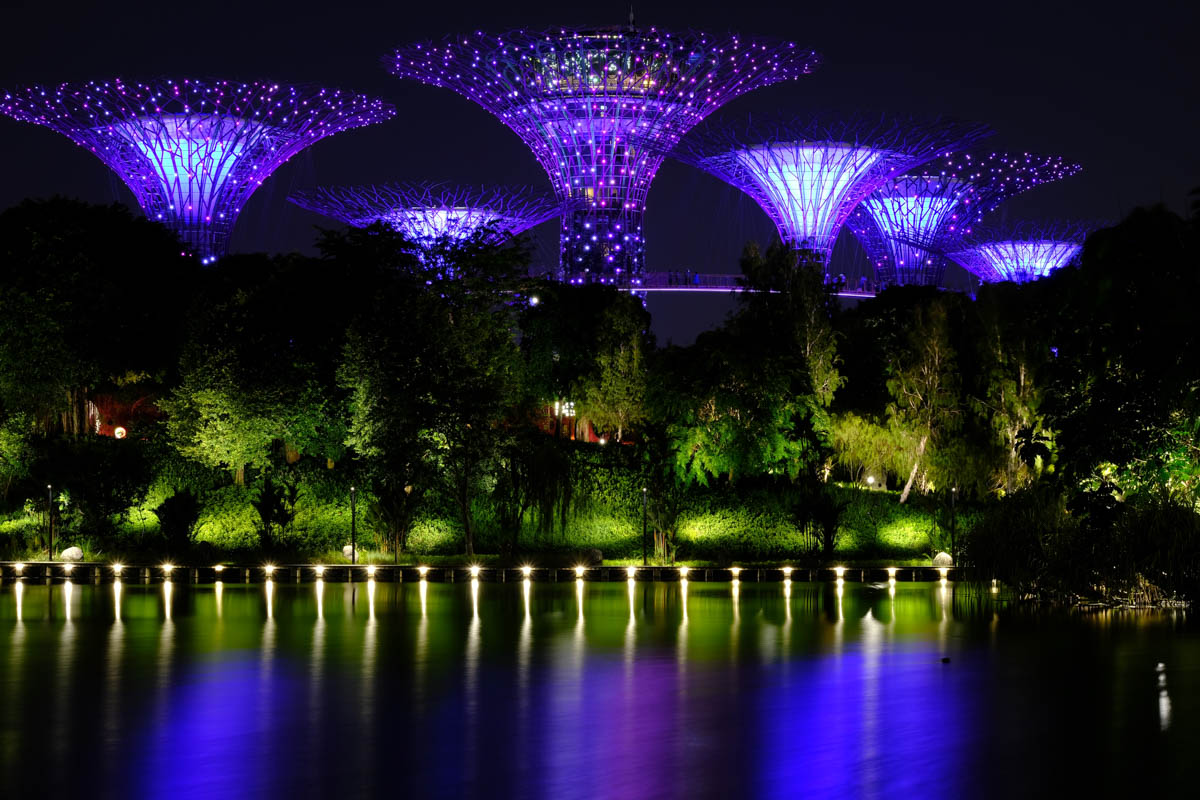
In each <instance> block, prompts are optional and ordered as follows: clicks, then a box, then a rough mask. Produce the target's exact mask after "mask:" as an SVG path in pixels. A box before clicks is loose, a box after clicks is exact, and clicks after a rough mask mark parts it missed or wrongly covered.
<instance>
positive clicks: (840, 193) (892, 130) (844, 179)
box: [673, 117, 990, 263]
mask: <svg viewBox="0 0 1200 800" xmlns="http://www.w3.org/2000/svg"><path fill="white" fill-rule="evenodd" d="M989 133H990V131H989V130H988V129H987V128H986V127H985V126H982V125H973V124H962V123H955V122H948V121H942V120H938V121H929V122H921V121H915V120H893V119H887V118H879V119H870V120H868V119H844V120H843V119H828V120H826V119H819V118H815V117H814V118H809V119H796V118H779V117H758V118H752V119H751V120H750V121H749V123H748V124H747V125H744V126H723V127H717V126H712V127H709V128H707V129H705V130H702V131H697V132H696V133H694V134H692V135H691V136H688V137H687V138H686V139H684V140H683V141H682V142H680V144H679V146H678V147H677V148H676V149H675V152H674V153H673V155H675V157H677V158H679V159H680V160H681V161H685V162H687V163H689V164H692V165H694V166H696V167H699V168H700V169H703V170H704V171H706V172H709V173H711V174H712V175H715V176H716V177H718V178H720V179H721V180H723V181H725V182H727V183H729V184H731V185H733V186H735V187H737V188H738V189H741V190H742V191H744V192H745V193H746V194H748V195H750V196H751V197H752V198H754V200H755V201H756V202H757V203H758V204H759V206H761V207H762V209H763V211H765V212H767V215H768V216H769V217H770V218H771V221H773V222H774V223H775V226H776V227H777V228H778V229H779V235H780V237H781V238H782V239H783V240H784V241H785V242H787V243H789V244H790V245H791V246H792V247H794V248H796V249H797V250H802V251H805V252H807V253H808V254H809V258H810V259H812V260H814V261H817V262H820V263H826V262H827V261H828V258H829V253H830V252H831V250H832V249H833V244H834V241H835V240H836V239H837V236H838V233H839V232H840V231H841V228H842V225H844V224H845V222H846V219H847V217H849V216H850V213H851V212H852V211H853V210H854V208H855V207H856V206H857V205H858V204H859V203H860V202H862V200H863V199H864V198H866V197H867V196H868V195H870V194H871V192H873V191H875V190H876V189H877V188H878V187H879V186H881V185H882V184H883V183H885V182H886V181H888V180H889V179H891V178H892V177H893V176H895V175H897V174H899V173H901V172H904V171H906V170H909V169H912V168H913V167H915V166H918V165H920V164H923V163H924V162H926V161H928V160H930V159H932V158H935V157H936V156H938V155H942V154H945V153H946V152H948V151H951V150H956V149H959V148H961V147H963V146H965V145H969V144H971V143H973V142H975V141H977V140H979V139H981V138H983V137H984V136H987V135H988V134H989Z"/></svg>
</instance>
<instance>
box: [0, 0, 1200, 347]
mask: <svg viewBox="0 0 1200 800" xmlns="http://www.w3.org/2000/svg"><path fill="white" fill-rule="evenodd" d="M87 5H88V6H91V7H93V8H92V9H89V10H79V11H70V10H69V9H68V7H67V5H66V4H62V3H55V2H43V3H36V4H26V7H25V8H20V9H11V8H3V9H0V15H2V17H0V19H2V22H3V24H2V27H3V28H4V29H5V31H6V35H5V37H4V39H5V42H4V47H3V48H0V87H14V86H20V85H24V84H27V83H57V82H60V81H75V80H86V79H93V78H96V79H107V78H111V77H114V76H121V77H125V78H126V79H135V78H141V77H151V76H157V75H194V76H200V77H204V76H215V77H229V78H244V79H255V78H273V79H276V80H280V81H297V82H299V81H304V82H324V83H328V84H329V85H332V86H338V87H345V88H356V89H360V90H362V91H366V92H371V93H376V94H378V95H381V96H382V97H384V98H386V99H387V100H388V101H390V102H392V103H394V104H396V106H397V107H398V109H399V114H398V117H397V118H396V119H395V120H393V121H391V122H388V123H385V124H382V125H378V126H374V127H372V128H365V129H360V130H356V131H350V132H347V133H344V134H341V135H338V136H334V137H331V138H329V139H326V140H324V141H323V142H321V143H319V144H317V145H316V146H315V147H313V148H311V149H310V150H308V151H307V152H306V153H304V154H302V155H300V156H298V157H297V158H295V159H293V161H291V162H290V163H288V164H286V165H285V166H284V167H283V168H281V169H280V170H279V171H278V172H277V173H276V175H275V177H274V178H273V179H272V180H270V181H268V182H267V183H266V184H265V185H264V186H263V188H262V189H260V190H259V191H258V192H257V193H256V194H255V196H254V197H253V198H252V200H251V201H250V203H249V204H248V205H247V207H246V209H245V211H244V212H243V213H242V216H241V219H240V221H239V223H238V227H237V228H236V229H235V232H234V245H233V246H234V249H236V250H268V251H280V250H293V249H300V250H308V249H310V248H311V242H312V239H313V226H314V225H317V224H325V225H327V226H331V225H332V223H329V222H327V221H324V220H323V219H322V218H321V217H319V216H317V215H315V214H311V213H309V212H307V211H303V210H301V209H299V208H296V207H295V206H292V205H291V204H289V203H287V202H286V201H285V198H286V196H287V194H288V193H289V192H290V191H291V190H292V189H294V188H299V187H303V186H311V185H314V184H322V183H325V184H337V183H369V182H382V181H390V180H424V179H430V180H435V179H436V180H450V181H456V182H475V183H480V182H496V183H526V184H531V185H535V186H541V187H544V188H549V183H548V181H547V179H546V177H545V175H544V174H543V173H542V172H541V170H540V168H539V167H538V165H537V163H536V162H535V161H534V159H533V156H532V155H531V154H530V152H529V151H528V150H527V149H526V148H525V146H524V145H523V144H522V143H521V142H520V140H518V139H517V137H516V136H515V135H514V134H513V133H511V132H510V131H508V129H507V128H505V127H504V126H502V125H501V124H500V123H499V122H497V121H495V120H494V119H493V118H492V117H491V116H490V115H489V114H487V113H486V112H484V111H483V110H482V109H480V108H479V107H477V106H475V105H474V104H473V103H471V102H469V101H467V100H464V99H462V98H460V97H459V96H457V95H456V94H454V93H452V92H450V91H447V90H443V89H435V88H431V87H426V86H422V85H419V84H416V83H410V82H406V81H399V80H396V79H395V78H392V77H391V76H390V75H388V74H387V73H386V72H385V71H384V70H383V68H382V67H381V66H380V63H379V57H380V56H381V55H383V54H385V53H387V52H388V51H389V48H390V47H392V46H394V45H397V44H400V43H404V42H408V41H413V40H423V39H430V38H438V37H441V36H443V35H445V34H447V33H454V32H461V31H470V30H487V31H504V30H507V29H511V28H517V27H530V28H546V27H553V26H557V25H592V24H596V25H607V24H620V23H622V22H624V21H625V19H626V17H627V15H628V13H629V9H628V6H627V5H622V4H620V3H603V2H590V3H587V4H582V3H581V4H571V3H563V2H559V3H549V2H538V3H497V2H490V3H479V4H477V3H469V2H462V1H461V0H460V1H459V2H453V3H450V2H430V1H429V0H425V1H424V2H421V3H404V2H396V3H389V4H387V6H386V7H376V6H371V5H359V4H352V3H345V2H340V3H334V2H327V3H308V2H293V3H280V4H261V5H258V4H253V3H249V2H244V3H234V4H224V3H215V2H214V3H168V4H161V5H156V6H155V7H153V10H147V11H145V12H143V13H127V14H126V13H120V12H118V11H115V10H114V9H115V8H117V7H118V6H117V5H116V4H112V3H103V4H100V3H89V4H87ZM131 5H133V4H131ZM147 5H148V4H147ZM1198 5H1200V4H1196V3H1190V2H1178V3H1176V2H1162V0H1158V1H1156V0H1148V1H1145V2H1124V3H1120V4H1115V3H1114V4H1111V5H1109V4H1104V3H1092V4H1083V3H1059V2H1055V0H1042V1H1041V2H1024V0H1022V1H1021V2H1010V3H972V2H970V1H969V0H961V1H960V2H956V3H942V2H937V3H919V2H918V3H911V2H910V3H903V2H895V1H893V2H877V0H857V1H856V2H838V0H826V2H821V3H812V2H800V1H799V0H786V2H763V1H762V0H730V1H729V2H724V3H719V4H718V3H697V2H688V1H687V0H670V1H669V2H639V3H637V4H636V12H637V21H638V24H639V25H655V26H658V27H662V28H695V29H700V30H706V31H711V32H727V31H736V32H739V33H742V34H745V35H755V34H757V35H770V36H776V37H781V38H786V39H790V40H793V41H795V42H797V43H798V44H800V45H804V46H809V47H813V48H815V49H816V50H818V51H819V52H821V53H822V55H823V56H824V58H825V64H824V66H822V67H821V68H820V69H819V70H818V71H817V72H816V73H815V74H813V75H810V76H808V77H806V78H803V79H801V80H799V81H796V82H791V83H787V84H783V85H778V86H774V87H768V88H766V89H763V90H761V91H758V92H755V93H752V94H750V95H747V96H745V97H742V98H740V99H738V100H736V101H734V102H733V103H731V104H730V105H729V106H728V107H727V113H728V114H729V115H731V116H733V117H735V118H736V117H739V116H742V115H744V114H745V113H747V112H755V111H772V110H779V109H784V110H788V111H795V112H797V113H805V112H809V111H816V110H822V111H835V112H838V111H845V112H855V111H871V112H892V113H900V114H908V113H914V114H918V115H931V114H943V115H948V116H952V117H957V118H961V119H965V120H975V121H981V122H986V123H989V124H990V125H991V126H993V127H994V128H995V129H996V131H997V135H996V136H995V137H994V138H993V139H992V141H991V144H990V146H992V147H994V148H995V149H1014V150H1030V151H1040V152H1048V153H1058V154H1062V155H1065V156H1068V157H1070V158H1073V159H1076V160H1078V161H1080V162H1082V163H1083V165H1084V171H1083V173H1081V174H1080V175H1077V176H1075V177H1073V178H1070V179H1068V180H1066V181H1063V182H1061V183H1059V184H1052V185H1050V186H1045V187H1040V188H1038V189H1035V190H1033V191H1031V192H1029V193H1027V194H1026V195H1022V196H1021V197H1018V198H1016V199H1014V200H1013V201H1012V202H1011V203H1009V204H1008V205H1007V206H1005V211H1004V212H1002V213H1006V214H1010V215H1011V216H1012V217H1013V218H1025V217H1031V218H1037V217H1056V216H1057V217H1083V218H1099V219H1117V218H1119V217H1120V216H1122V215H1123V214H1125V213H1127V212H1128V211H1129V210H1131V209H1132V208H1134V207H1136V206H1139V205H1147V204H1153V203H1158V202H1162V203H1165V204H1166V205H1168V206H1169V207H1171V208H1173V209H1174V210H1176V211H1180V212H1182V211H1183V210H1184V209H1185V207H1186V193H1187V191H1188V189H1189V188H1191V187H1193V186H1200V13H1198V12H1197V10H1196V7H1197V6H1198ZM96 7H99V8H96ZM85 8H86V6H85ZM0 175H2V176H3V178H2V180H0V207H7V206H9V205H11V204H13V203H16V202H18V201H20V200H21V199H22V198H24V197H29V196H48V195H51V194H54V193H61V194H66V195H70V196H76V197H80V198H82V199H85V200H88V201H93V202H111V201H112V200H114V199H117V200H122V201H125V202H130V203H132V199H131V195H130V194H129V193H128V192H127V190H125V188H124V187H123V186H122V185H121V184H120V182H119V181H118V180H116V179H115V178H114V177H113V176H112V174H111V173H110V172H109V171H108V170H107V168H106V167H104V166H103V165H102V164H101V163H100V162H99V161H98V160H96V159H94V158H93V157H92V156H90V155H88V154H87V153H86V152H85V151H84V150H83V149H81V148H78V147H75V146H74V145H73V144H71V142H70V141H69V140H67V139H66V138H64V137H62V136H59V135H58V134H55V133H53V132H51V131H49V130H47V129H44V128H38V127H35V126H32V125H27V124H22V123H17V122H15V121H12V120H10V119H8V118H7V117H0ZM648 203H649V210H648V212H647V217H646V235H647V259H646V261H647V268H648V269H651V270H657V269H676V268H677V269H695V270H698V271H701V272H736V271H737V256H738V254H739V252H740V250H741V247H742V245H743V243H744V242H745V241H747V240H750V239H755V240H757V241H760V242H764V243H765V242H768V241H770V240H771V239H772V238H773V237H774V235H775V234H774V229H773V226H772V225H771V224H770V222H769V221H768V220H767V218H766V216H765V215H764V214H763V213H762V212H761V211H760V210H759V209H758V207H757V206H755V205H754V204H753V202H751V201H749V200H747V199H746V198H745V197H744V196H742V195H741V194H740V193H738V192H736V191H735V190H733V189H729V188H728V187H726V186H724V185H723V184H722V183H720V182H719V181H717V180H716V179H714V178H710V177H708V176H706V175H702V174H700V173H698V172H697V171H696V170H694V169H692V168H690V167H685V166H682V165H680V164H677V163H673V162H668V163H667V164H665V165H664V166H663V168H662V170H661V171H660V172H659V177H658V178H657V180H656V182H655V184H654V188H653V189H652V190H651V192H650V196H649V201H648ZM556 230H557V229H556V227H555V225H554V224H553V223H550V224H548V225H546V226H543V227H542V228H541V229H539V230H538V232H537V234H538V252H539V255H540V257H541V258H543V259H556V257H557V242H556ZM835 260H836V262H837V264H836V265H835V269H836V268H839V267H840V268H841V269H844V270H845V271H846V272H847V274H850V275H853V274H855V272H856V271H857V270H861V269H864V268H865V262H863V261H862V258H861V254H860V253H859V252H858V250H857V247H856V245H855V244H854V243H853V242H851V241H846V240H845V239H843V241H841V242H840V243H839V247H838V249H837V250H836V251H835ZM649 306H650V310H651V311H652V312H653V313H654V314H655V330H656V333H657V334H658V336H659V339H660V342H663V341H665V340H666V339H667V338H671V339H673V340H674V341H676V342H677V343H684V342H687V341H690V340H691V339H692V338H693V337H694V336H695V333H696V332H697V331H698V330H701V329H703V328H704V327H707V326H710V325H712V324H715V323H716V322H718V321H719V320H720V318H721V317H722V315H723V314H724V313H725V312H726V311H727V310H728V309H729V308H730V307H731V303H730V301H729V300H727V299H726V298H724V297H712V296H704V297H695V296H689V297H679V298H664V297H663V296H662V295H658V296H651V299H650V303H649Z"/></svg>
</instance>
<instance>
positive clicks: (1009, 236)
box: [941, 220, 1105, 283]
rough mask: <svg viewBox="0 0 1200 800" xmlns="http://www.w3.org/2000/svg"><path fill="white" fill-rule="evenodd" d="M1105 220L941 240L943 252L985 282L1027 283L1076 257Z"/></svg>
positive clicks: (1018, 226)
mask: <svg viewBox="0 0 1200 800" xmlns="http://www.w3.org/2000/svg"><path fill="white" fill-rule="evenodd" d="M1104 224H1105V223H1102V222H1094V221H1065V220H1058V221H1046V222H1024V223H1019V224H1015V225H1008V226H1004V227H999V228H992V229H989V230H984V231H976V232H972V233H970V234H963V235H960V236H956V237H951V238H947V239H945V240H943V241H942V243H941V247H942V248H943V250H942V252H943V254H944V255H945V256H946V257H947V258H949V259H951V260H952V261H954V262H955V263H957V264H960V265H961V266H962V267H963V268H964V269H966V270H967V271H968V272H970V273H971V274H973V275H975V276H976V277H977V278H979V279H980V280H981V281H983V282H985V283H995V282H999V281H1014V282H1016V283H1026V282H1028V281H1032V280H1037V279H1038V278H1044V277H1046V276H1047V275H1049V274H1050V273H1052V272H1054V271H1055V270H1058V269H1062V268H1063V267H1065V266H1067V265H1068V264H1070V263H1072V262H1073V261H1075V259H1077V258H1078V257H1079V254H1080V252H1081V251H1082V250H1083V242H1084V239H1086V238H1087V236H1088V234H1089V233H1091V232H1092V231H1094V230H1097V229H1098V228H1101V227H1104Z"/></svg>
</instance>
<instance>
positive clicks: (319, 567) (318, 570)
mask: <svg viewBox="0 0 1200 800" xmlns="http://www.w3.org/2000/svg"><path fill="white" fill-rule="evenodd" d="M313 572H315V573H317V577H318V578H319V577H321V576H322V575H324V574H325V567H324V566H323V565H321V564H318V565H317V566H315V567H313Z"/></svg>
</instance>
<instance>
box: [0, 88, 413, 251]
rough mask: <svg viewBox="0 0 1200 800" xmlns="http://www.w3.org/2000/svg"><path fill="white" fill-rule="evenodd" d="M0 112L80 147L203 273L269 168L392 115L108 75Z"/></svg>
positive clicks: (23, 92)
mask: <svg viewBox="0 0 1200 800" xmlns="http://www.w3.org/2000/svg"><path fill="white" fill-rule="evenodd" d="M0 113H4V114H7V115H8V116H10V117H13V118H14V119H17V120H21V121H23V122H30V123H33V124H36V125H42V126H45V127H47V128H50V129H51V130H54V131H57V132H58V133H61V134H63V135H64V136H66V137H67V138H69V139H71V140H72V141H73V142H75V143H76V144H77V145H80V146H82V147H84V148H85V149H87V150H88V152H90V153H92V154H93V155H95V156H96V157H97V158H99V159H100V160H101V161H103V162H104V163H105V164H106V165H108V167H109V168H110V169H112V170H113V171H114V172H116V173H117V175H118V176H119V177H120V178H121V179H122V180H123V181H125V183H126V185H128V186H129V188H130V190H131V191H132V192H133V194H134V197H136V198H137V202H138V205H140V206H141V207H142V210H143V211H144V212H145V214H146V217H148V218H149V219H152V220H155V221H157V222H160V223H162V224H163V225H166V226H167V227H168V228H170V229H171V230H172V231H174V232H175V233H176V234H177V235H178V236H179V238H180V240H181V241H182V242H183V243H184V247H185V248H186V250H187V251H189V252H193V253H195V254H196V255H197V256H198V257H199V259H200V263H201V264H205V265H207V264H211V263H213V262H214V261H216V260H217V258H218V257H220V256H223V255H224V254H225V252H226V250H227V249H228V244H229V237H230V233H231V231H232V229H233V225H234V222H235V221H236V219H237V217H238V214H239V213H240V212H241V210H242V209H243V208H244V207H245V205H246V201H247V200H249V199H250V195H251V194H253V193H254V191H255V190H256V189H257V188H258V187H259V186H261V185H262V183H263V181H265V180H266V179H267V178H268V177H269V176H270V175H271V174H272V173H273V172H274V171H275V170H276V169H277V168H278V167H279V166H280V165H282V164H283V163H284V162H285V161H287V160H288V159H290V158H291V157H293V156H295V155H296V154H297V153H300V152H301V151H303V150H305V149H306V148H308V147H309V146H310V145H312V144H315V143H316V142H317V141H319V140H321V139H323V138H324V137H326V136H330V135H332V134H336V133H338V132H340V131H344V130H347V129H350V128H357V127H360V126H363V125H370V124H373V123H376V122H382V121H384V120H387V119H390V118H391V117H393V116H395V113H396V111H395V109H394V108H393V107H392V106H390V105H387V104H386V103H383V102H380V101H379V100H375V99H373V98H370V97H365V96H363V95H357V94H352V93H347V92H343V91H338V90H336V89H325V88H322V87H319V86H287V85H284V84H279V83H275V82H274V81H248V82H242V81H228V80H195V79H186V80H172V79H159V80H150V81H147V82H145V83H142V82H137V81H128V82H127V81H124V80H122V79H120V78H116V79H113V80H109V81H90V82H87V83H73V84H60V85H58V86H30V87H26V88H23V89H20V90H15V91H12V92H11V93H4V94H2V95H0Z"/></svg>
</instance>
